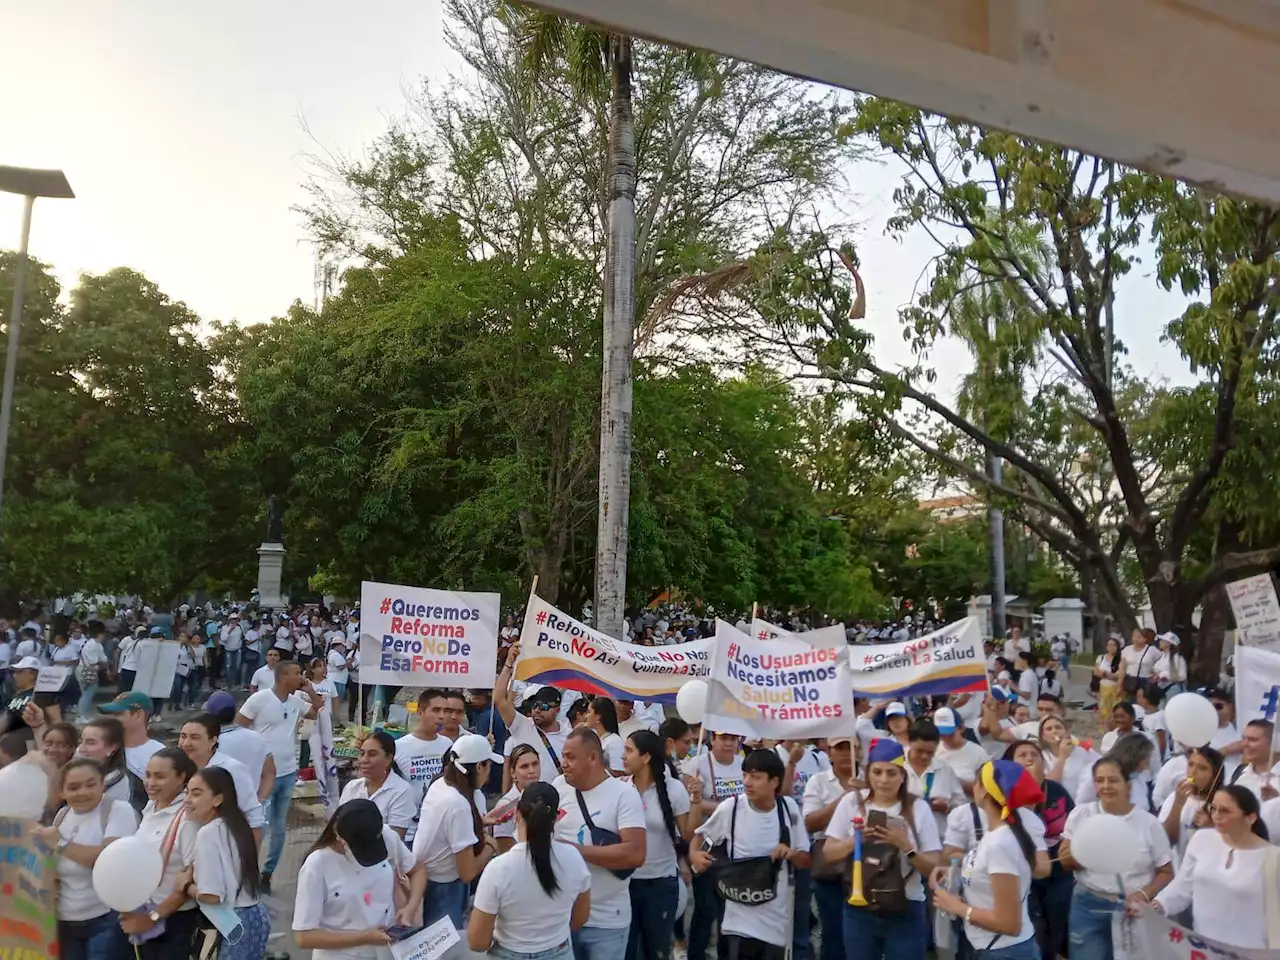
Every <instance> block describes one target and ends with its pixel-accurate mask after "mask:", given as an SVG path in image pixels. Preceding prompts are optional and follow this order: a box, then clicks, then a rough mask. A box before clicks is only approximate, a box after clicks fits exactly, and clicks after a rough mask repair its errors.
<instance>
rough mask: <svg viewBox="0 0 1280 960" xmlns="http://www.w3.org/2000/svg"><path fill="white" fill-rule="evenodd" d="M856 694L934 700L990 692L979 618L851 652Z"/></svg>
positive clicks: (964, 620) (968, 618) (854, 648)
mask: <svg viewBox="0 0 1280 960" xmlns="http://www.w3.org/2000/svg"><path fill="white" fill-rule="evenodd" d="M849 663H850V671H851V673H852V675H853V692H854V694H855V695H856V696H859V697H868V698H872V699H876V698H884V697H893V698H900V697H929V696H936V695H940V694H944V693H964V692H967V691H975V690H985V689H986V687H987V662H986V658H985V657H984V656H983V654H982V633H981V631H979V629H978V621H977V619H976V618H975V617H966V618H965V619H963V620H959V621H957V622H955V623H952V624H950V625H948V626H945V627H943V628H942V629H941V630H935V631H934V632H933V633H930V634H926V635H925V636H923V637H917V638H916V639H915V640H904V641H903V642H901V643H877V644H872V645H870V646H864V645H859V646H856V647H851V648H850V655H849Z"/></svg>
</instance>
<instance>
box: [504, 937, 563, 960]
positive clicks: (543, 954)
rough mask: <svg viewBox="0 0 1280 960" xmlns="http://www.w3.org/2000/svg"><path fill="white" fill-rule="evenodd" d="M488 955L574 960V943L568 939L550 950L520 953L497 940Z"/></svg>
mask: <svg viewBox="0 0 1280 960" xmlns="http://www.w3.org/2000/svg"><path fill="white" fill-rule="evenodd" d="M487 956H490V957H493V958H494V960H573V945H572V944H571V943H570V942H569V941H568V940H566V941H565V942H564V943H562V944H560V946H558V947H552V948H551V949H550V950H540V951H539V952H537V953H520V952H518V951H516V950H508V949H507V948H506V947H504V946H503V945H502V944H500V943H498V942H497V941H496V940H495V941H494V942H493V945H492V946H491V947H489V953H488V954H487Z"/></svg>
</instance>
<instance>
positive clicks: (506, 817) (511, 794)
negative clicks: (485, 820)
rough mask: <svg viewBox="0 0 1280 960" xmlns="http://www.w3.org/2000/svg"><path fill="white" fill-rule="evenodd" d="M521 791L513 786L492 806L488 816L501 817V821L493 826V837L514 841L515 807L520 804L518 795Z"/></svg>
mask: <svg viewBox="0 0 1280 960" xmlns="http://www.w3.org/2000/svg"><path fill="white" fill-rule="evenodd" d="M522 792H523V791H522V790H521V789H520V788H519V787H515V786H513V787H512V788H511V789H510V790H508V791H507V792H506V793H504V794H503V795H502V796H501V797H499V798H498V802H497V803H495V804H494V805H493V809H491V810H490V811H489V815H490V816H495V815H501V816H502V819H501V820H499V821H498V822H497V823H495V824H494V825H493V835H494V837H507V838H509V839H515V835H516V808H515V805H516V804H517V803H519V802H520V794H521V793H522Z"/></svg>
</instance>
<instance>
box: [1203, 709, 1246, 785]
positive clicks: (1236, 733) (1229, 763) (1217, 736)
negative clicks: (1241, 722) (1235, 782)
mask: <svg viewBox="0 0 1280 960" xmlns="http://www.w3.org/2000/svg"><path fill="white" fill-rule="evenodd" d="M1239 739H1240V730H1239V728H1238V727H1236V725H1235V724H1234V723H1228V724H1225V725H1223V726H1221V727H1219V728H1218V729H1217V730H1216V731H1215V732H1214V734H1213V737H1212V738H1211V739H1210V740H1209V746H1211V747H1213V749H1215V750H1221V749H1222V748H1223V747H1226V746H1230V745H1231V744H1233V743H1235V742H1236V741H1237V740H1239ZM1238 766H1240V754H1238V753H1233V754H1231V755H1230V756H1227V757H1223V758H1222V777H1223V779H1225V780H1227V781H1230V780H1231V775H1232V774H1233V773H1235V772H1236V767H1238Z"/></svg>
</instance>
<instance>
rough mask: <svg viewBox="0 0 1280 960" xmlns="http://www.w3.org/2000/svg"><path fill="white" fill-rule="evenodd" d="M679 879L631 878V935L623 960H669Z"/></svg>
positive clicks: (678, 897)
mask: <svg viewBox="0 0 1280 960" xmlns="http://www.w3.org/2000/svg"><path fill="white" fill-rule="evenodd" d="M679 902H680V878H679V877H660V878H658V879H656V880H637V879H636V878H635V877H632V878H631V932H630V934H629V935H628V937H627V960H671V944H672V937H673V935H674V933H675V922H676V904H677V903H679Z"/></svg>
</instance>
